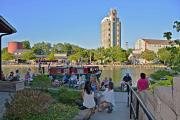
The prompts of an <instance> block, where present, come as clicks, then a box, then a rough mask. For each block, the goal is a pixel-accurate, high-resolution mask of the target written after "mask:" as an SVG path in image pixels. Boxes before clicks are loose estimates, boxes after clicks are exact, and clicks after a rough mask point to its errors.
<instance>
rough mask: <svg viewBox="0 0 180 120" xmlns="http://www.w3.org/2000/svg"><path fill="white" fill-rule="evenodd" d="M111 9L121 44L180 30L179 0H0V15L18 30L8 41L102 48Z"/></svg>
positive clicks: (175, 35) (131, 45) (4, 42)
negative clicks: (103, 27)
mask: <svg viewBox="0 0 180 120" xmlns="http://www.w3.org/2000/svg"><path fill="white" fill-rule="evenodd" d="M111 8H115V9H117V11H118V17H119V18H120V21H121V31H122V32H121V35H122V36H121V44H122V45H121V47H124V44H125V42H128V46H129V48H134V44H135V42H136V40H137V39H140V38H149V39H163V33H164V32H169V31H170V32H172V33H173V36H172V37H173V39H178V38H180V33H178V32H176V30H175V29H173V27H172V26H173V22H174V21H176V20H177V21H180V0H0V15H2V16H3V17H4V18H5V19H6V20H7V21H8V22H9V23H10V24H12V25H13V26H14V27H15V28H16V30H17V33H15V34H12V35H9V36H4V37H3V38H2V47H6V46H7V44H8V41H11V40H15V41H23V40H29V41H30V43H31V46H32V45H33V44H35V43H38V42H42V41H44V42H49V43H51V44H52V45H53V44H56V43H64V42H66V43H72V44H76V45H79V46H81V47H84V48H89V49H90V48H97V47H100V23H101V20H102V19H103V18H104V17H105V16H107V15H108V12H109V10H110V9H111Z"/></svg>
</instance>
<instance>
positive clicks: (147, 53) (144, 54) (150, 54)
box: [141, 50, 156, 61]
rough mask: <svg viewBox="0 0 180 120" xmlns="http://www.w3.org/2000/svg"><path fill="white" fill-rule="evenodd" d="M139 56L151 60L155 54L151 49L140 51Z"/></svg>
mask: <svg viewBox="0 0 180 120" xmlns="http://www.w3.org/2000/svg"><path fill="white" fill-rule="evenodd" d="M141 58H143V59H145V60H147V61H152V60H154V59H155V58H156V54H155V53H154V52H153V51H151V50H145V51H144V52H142V53H141Z"/></svg>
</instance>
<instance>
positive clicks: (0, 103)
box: [0, 92, 10, 119]
mask: <svg viewBox="0 0 180 120" xmlns="http://www.w3.org/2000/svg"><path fill="white" fill-rule="evenodd" d="M6 99H8V100H9V99H10V96H9V93H8V92H0V119H1V118H2V116H3V113H4V110H5V106H4V103H5V102H6Z"/></svg>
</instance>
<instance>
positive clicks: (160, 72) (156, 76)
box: [150, 70, 171, 80]
mask: <svg viewBox="0 0 180 120" xmlns="http://www.w3.org/2000/svg"><path fill="white" fill-rule="evenodd" d="M166 76H171V73H170V72H169V71H166V70H158V71H156V72H154V73H153V74H151V75H150V77H151V78H152V79H154V80H160V79H161V78H163V77H166Z"/></svg>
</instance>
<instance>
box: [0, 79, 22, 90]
mask: <svg viewBox="0 0 180 120" xmlns="http://www.w3.org/2000/svg"><path fill="white" fill-rule="evenodd" d="M23 89H24V81H12V82H10V81H0V92H15V91H19V90H23Z"/></svg>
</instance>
